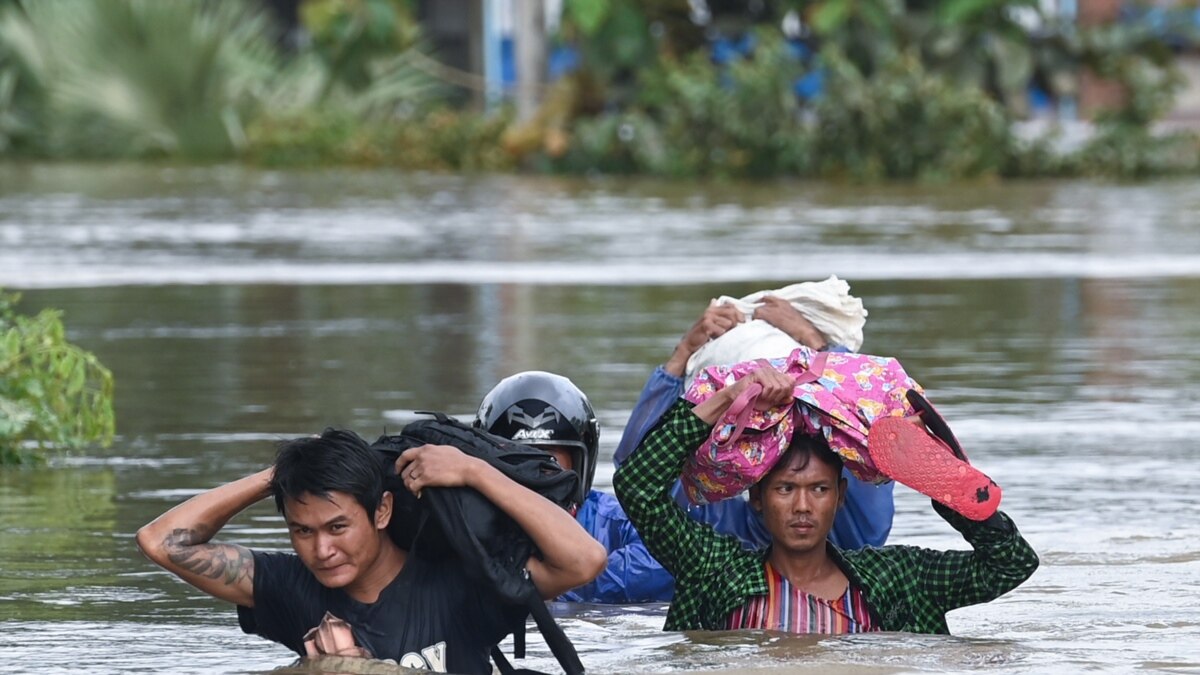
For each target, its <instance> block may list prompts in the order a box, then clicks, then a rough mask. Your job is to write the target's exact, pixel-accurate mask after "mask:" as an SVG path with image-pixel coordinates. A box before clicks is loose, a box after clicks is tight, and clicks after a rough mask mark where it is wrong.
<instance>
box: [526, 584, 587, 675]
mask: <svg viewBox="0 0 1200 675" xmlns="http://www.w3.org/2000/svg"><path fill="white" fill-rule="evenodd" d="M530 589H531V592H530V597H529V613H530V614H532V615H533V620H534V622H535V623H537V627H538V630H539V631H541V632H542V637H543V638H545V639H546V645H547V646H549V647H550V652H551V653H553V654H554V658H556V659H558V665H560V666H562V669H563V672H564V673H566V675H583V674H584V672H585V671H584V668H583V663H582V662H581V661H580V660H579V652H577V651H575V645H573V644H571V639H570V638H568V637H567V634H566V633H564V632H563V629H562V627H561V626H559V625H558V623H557V622H555V620H554V617H552V616H550V610H549V609H547V608H546V603H545V601H543V600H542V598H541V596H540V595H538V592H537V588H536V587H534V586H533V585H532V584H531V585H530Z"/></svg>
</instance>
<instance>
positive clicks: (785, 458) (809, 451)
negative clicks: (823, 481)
mask: <svg viewBox="0 0 1200 675" xmlns="http://www.w3.org/2000/svg"><path fill="white" fill-rule="evenodd" d="M797 456H803V459H802V461H801V463H800V466H799V467H797V468H799V469H801V470H803V469H804V468H805V467H807V466H808V463H809V462H811V461H812V460H813V459H814V458H815V459H817V460H819V461H820V462H822V463H824V464H825V465H826V466H830V467H833V468H834V469H836V470H837V475H838V477H839V478H840V477H841V475H842V466H843V465H844V464H845V461H843V460H842V456H841V455H839V454H837V453H836V452H834V451H833V450H832V449H830V447H829V443H828V442H826V440H825V438H824V437H823V436H813V435H811V434H801V433H797V434H796V435H794V436H793V437H792V444H791V445H789V446H788V449H787V450H785V451H784V453H783V455H782V456H781V457H780V458H779V461H778V462H776V463H775V466H774V467H772V468H771V470H770V471H769V472H768V473H767V475H765V476H763V477H762V481H760V482H765V481H766V480H767V479H769V478H770V477H771V476H773V475H775V473H776V472H778V471H782V470H783V469H784V468H785V467H788V466H790V465H791V463H792V458H793V457H797Z"/></svg>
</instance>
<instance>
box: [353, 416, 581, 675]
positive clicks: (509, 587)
mask: <svg viewBox="0 0 1200 675" xmlns="http://www.w3.org/2000/svg"><path fill="white" fill-rule="evenodd" d="M422 414H429V415H432V416H433V419H427V420H418V421H416V422H412V423H410V424H408V425H407V426H405V427H404V428H403V429H401V431H400V433H399V434H397V435H384V436H381V437H380V438H379V439H378V440H376V441H375V443H373V444H372V445H371V447H372V448H374V449H375V450H376V451H378V453H379V455H380V461H382V462H384V463H385V464H386V472H385V473H386V475H387V476H388V478H387V480H386V481H385V484H384V488H385V489H387V490H391V491H392V493H393V513H392V519H391V522H390V523H389V524H388V534H389V535H390V536H391V538H392V540H393V541H395V542H396V544H397V545H398V546H400V548H403V549H405V550H406V551H408V552H409V553H410V554H412V555H417V556H420V557H422V558H425V559H429V560H434V561H438V560H446V559H449V558H457V559H458V560H460V561H461V564H462V565H463V567H464V569H465V570H466V571H467V572H468V573H469V574H472V575H474V576H476V577H477V578H479V579H482V580H483V581H484V582H485V583H487V584H488V585H489V586H491V587H492V588H494V589H495V590H496V593H497V594H498V595H499V596H500V597H501V598H503V599H504V600H507V601H508V602H511V603H512V604H516V605H524V606H527V607H528V608H529V611H530V614H532V615H533V618H534V621H535V622H536V623H537V626H538V630H540V631H541V633H542V635H543V637H545V639H546V644H547V645H548V646H549V647H550V650H551V651H552V652H553V653H554V656H555V658H557V659H558V662H559V664H560V665H562V667H563V670H565V671H566V672H567V673H568V675H575V674H576V673H583V672H584V669H583V665H582V663H580V661H579V655H578V653H577V652H576V651H575V647H574V645H572V644H571V641H570V639H569V638H567V636H566V634H565V633H563V631H562V628H561V627H559V625H558V624H557V623H556V622H555V621H554V618H553V617H551V616H550V612H549V610H547V608H546V603H545V602H544V601H543V600H542V598H541V595H540V594H539V593H538V591H537V588H536V587H535V586H534V585H533V581H532V580H531V579H530V578H529V573H528V572H526V571H525V561H526V560H528V559H529V557H530V556H531V555H535V554H536V553H537V548H536V547H535V546H534V544H533V541H532V540H530V538H529V536H528V535H527V534H525V531H524V530H522V529H521V528H520V526H518V525H517V523H516V521H514V520H513V519H512V518H510V517H509V516H508V514H506V513H504V512H503V511H502V510H500V509H499V508H497V507H496V506H495V505H493V504H492V503H491V502H490V501H488V500H487V499H486V498H485V497H484V496H483V495H481V494H480V493H479V492H477V491H476V490H474V489H471V488H426V489H425V490H423V491H422V493H421V499H417V497H416V495H414V494H412V493H411V492H409V491H408V488H407V487H405V486H404V482H403V481H402V480H401V479H400V477H399V476H397V475H395V466H396V458H398V457H399V456H400V455H401V454H403V453H404V451H405V450H408V449H409V448H415V447H418V446H421V445H425V444H433V445H450V446H453V447H456V448H458V449H459V450H462V451H463V452H464V453H466V454H468V455H471V456H473V457H478V458H480V459H482V460H484V461H486V462H488V463H489V464H491V465H492V466H494V467H496V468H497V469H499V470H500V471H501V472H502V473H504V475H506V476H508V477H509V478H511V479H512V480H513V481H515V482H517V483H519V484H521V485H523V486H525V487H527V488H529V489H531V490H533V491H534V492H537V493H538V494H541V495H542V496H544V497H546V498H547V499H549V500H550V501H552V502H554V503H555V504H557V505H559V506H560V507H562V508H564V509H565V508H568V507H569V506H570V502H571V497H572V495H574V494H575V491H576V488H577V486H578V482H579V477H578V475H576V473H575V472H574V471H567V470H564V469H563V468H562V467H560V466H559V465H558V462H556V461H555V460H554V458H553V456H551V455H550V454H549V453H547V452H545V451H543V450H539V449H537V448H532V447H529V446H527V445H522V444H520V443H516V442H514V441H511V440H508V439H506V438H503V437H500V436H496V435H494V434H490V433H487V432H486V431H483V430H481V429H476V428H474V427H471V426H468V425H466V424H463V423H462V422H459V421H458V420H455V419H452V418H450V417H448V416H446V415H444V414H442V413H422ZM513 643H514V655H515V656H516V657H517V658H523V657H524V656H525V623H524V620H522V621H521V624H520V626H519V627H515V630H514V631H513ZM492 658H493V659H494V660H495V661H496V666H497V667H498V668H499V669H500V671H501V672H502V673H512V672H516V671H515V670H514V669H513V668H512V666H511V664H509V663H508V660H507V659H506V658H505V657H504V655H503V654H502V653H501V652H500V650H499V649H498V648H493V650H492Z"/></svg>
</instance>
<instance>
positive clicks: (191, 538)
mask: <svg viewBox="0 0 1200 675" xmlns="http://www.w3.org/2000/svg"><path fill="white" fill-rule="evenodd" d="M202 538H203V537H202V534H201V533H200V532H198V531H196V530H185V529H178V530H175V531H173V532H171V534H169V535H167V537H166V538H165V539H163V549H164V550H166V552H167V557H168V558H169V559H170V560H171V562H172V563H174V564H175V565H178V566H179V567H180V568H182V569H183V570H185V571H188V572H191V573H192V574H195V575H196V576H200V577H207V578H209V579H218V580H222V581H224V583H226V584H228V585H233V584H236V583H238V581H240V580H243V579H250V578H252V577H253V576H254V555H253V554H252V553H251V552H250V550H249V549H246V548H243V547H241V546H234V545H232V544H212V543H208V542H207V541H205V542H204V543H199V544H197V543H193V542H196V541H200V540H202Z"/></svg>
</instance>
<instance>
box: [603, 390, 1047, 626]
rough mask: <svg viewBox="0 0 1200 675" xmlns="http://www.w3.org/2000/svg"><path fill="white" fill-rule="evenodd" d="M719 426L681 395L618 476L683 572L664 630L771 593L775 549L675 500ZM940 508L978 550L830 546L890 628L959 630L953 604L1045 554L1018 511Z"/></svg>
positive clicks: (713, 619)
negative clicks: (767, 563) (688, 466)
mask: <svg viewBox="0 0 1200 675" xmlns="http://www.w3.org/2000/svg"><path fill="white" fill-rule="evenodd" d="M710 431H711V427H710V426H709V425H708V424H706V423H705V422H704V421H703V420H701V419H700V418H698V417H696V416H695V415H693V414H692V412H691V405H690V404H688V403H687V402H686V401H683V400H682V399H681V400H680V401H679V402H677V403H676V404H675V405H674V406H673V407H672V408H671V409H670V410H669V411H668V412H667V414H666V415H665V416H664V417H663V419H662V421H661V422H660V423H659V425H658V426H657V427H655V428H654V430H652V431H651V432H650V433H649V434H648V435H647V436H646V438H645V440H643V441H642V444H641V446H640V447H639V448H638V450H637V451H636V452H634V453H633V454H632V455H631V456H630V457H629V459H627V460H625V462H624V463H623V464H622V465H621V467H620V469H618V470H617V473H616V476H615V477H614V478H613V487H614V489H615V490H616V493H617V498H618V499H620V501H621V505H622V506H624V507H625V512H626V513H627V514H628V515H629V518H630V520H632V521H633V524H634V526H635V527H637V530H638V532H639V533H640V534H641V535H642V541H644V542H645V544H646V548H648V549H649V550H650V553H651V554H652V555H653V556H654V557H655V558H657V559H658V561H659V562H660V563H662V565H663V567H665V568H666V569H667V570H668V571H670V572H671V574H673V575H674V576H675V599H674V600H673V601H672V602H671V609H670V611H669V612H668V613H667V622H666V625H665V626H664V627H663V629H664V630H693V629H708V630H723V629H725V627H726V620H727V619H728V617H729V614H730V612H732V611H733V610H734V609H737V608H738V607H741V606H742V605H744V604H745V603H746V602H747V601H748V600H749V599H750V598H752V597H754V596H756V595H763V594H765V593H766V592H767V579H766V575H765V568H764V566H763V561H764V559H765V558H766V556H767V553H768V551H766V550H763V551H746V550H745V549H743V548H742V545H741V542H740V541H738V539H736V538H735V537H730V536H725V535H721V534H717V532H716V531H714V530H713V529H712V528H710V527H709V526H708V525H705V524H703V523H698V522H696V521H694V520H692V519H691V518H689V517H688V516H687V514H685V513H684V511H683V510H682V509H681V508H679V506H678V505H677V504H676V503H675V501H674V500H673V499H672V498H671V487H672V485H673V484H674V483H675V481H676V479H678V478H679V474H680V472H681V471H682V468H683V462H684V459H685V457H686V456H687V454H688V453H689V452H690V451H692V450H694V449H695V448H697V447H699V445H700V444H701V443H702V442H703V441H704V439H705V438H707V437H708V434H709V432H710ZM936 506H939V505H935V507H936ZM937 511H938V513H939V514H941V516H942V517H943V518H945V519H946V521H947V522H949V523H950V525H951V526H953V527H954V529H956V530H958V531H959V532H960V533H962V535H963V538H964V539H966V540H967V542H968V543H970V544H971V546H972V547H974V549H975V550H974V551H935V550H931V549H926V548H918V547H915V546H884V547H882V548H867V549H863V550H861V551H840V550H839V549H837V548H836V547H835V546H833V545H832V544H829V551H830V554H831V555H832V557H833V560H834V562H836V563H837V564H838V566H839V567H840V568H841V570H842V571H843V572H844V573H845V574H846V577H847V578H848V579H849V580H850V583H852V584H854V585H855V586H857V587H858V588H860V589H862V591H863V594H864V595H865V596H866V599H867V603H868V605H869V606H870V608H871V612H872V618H873V619H874V623H875V625H876V626H878V627H879V628H881V629H882V630H888V631H908V632H913V633H949V632H950V631H949V629H948V628H947V626H946V612H948V611H950V610H952V609H955V608H958V607H965V606H967V605H974V604H977V603H980V602H987V601H989V600H994V599H996V598H998V597H1000V596H1001V595H1003V594H1004V593H1007V592H1008V591H1011V590H1012V589H1014V588H1016V587H1017V586H1018V585H1020V584H1021V582H1023V581H1025V580H1026V579H1028V578H1029V576H1030V575H1031V574H1033V571H1034V570H1035V569H1037V566H1038V557H1037V554H1036V553H1034V551H1033V549H1032V548H1031V547H1030V546H1029V544H1028V542H1026V541H1025V539H1024V538H1022V537H1021V535H1020V533H1018V532H1017V529H1016V527H1015V526H1014V525H1013V523H1012V520H1011V519H1009V518H1008V516H1006V515H1003V514H999V515H998V516H997V517H994V518H993V519H992V520H991V521H989V524H985V523H977V522H974V521H971V520H968V519H966V518H964V517H962V516H960V515H958V514H957V513H954V512H953V511H950V510H949V509H945V508H944V507H940V508H937Z"/></svg>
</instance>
